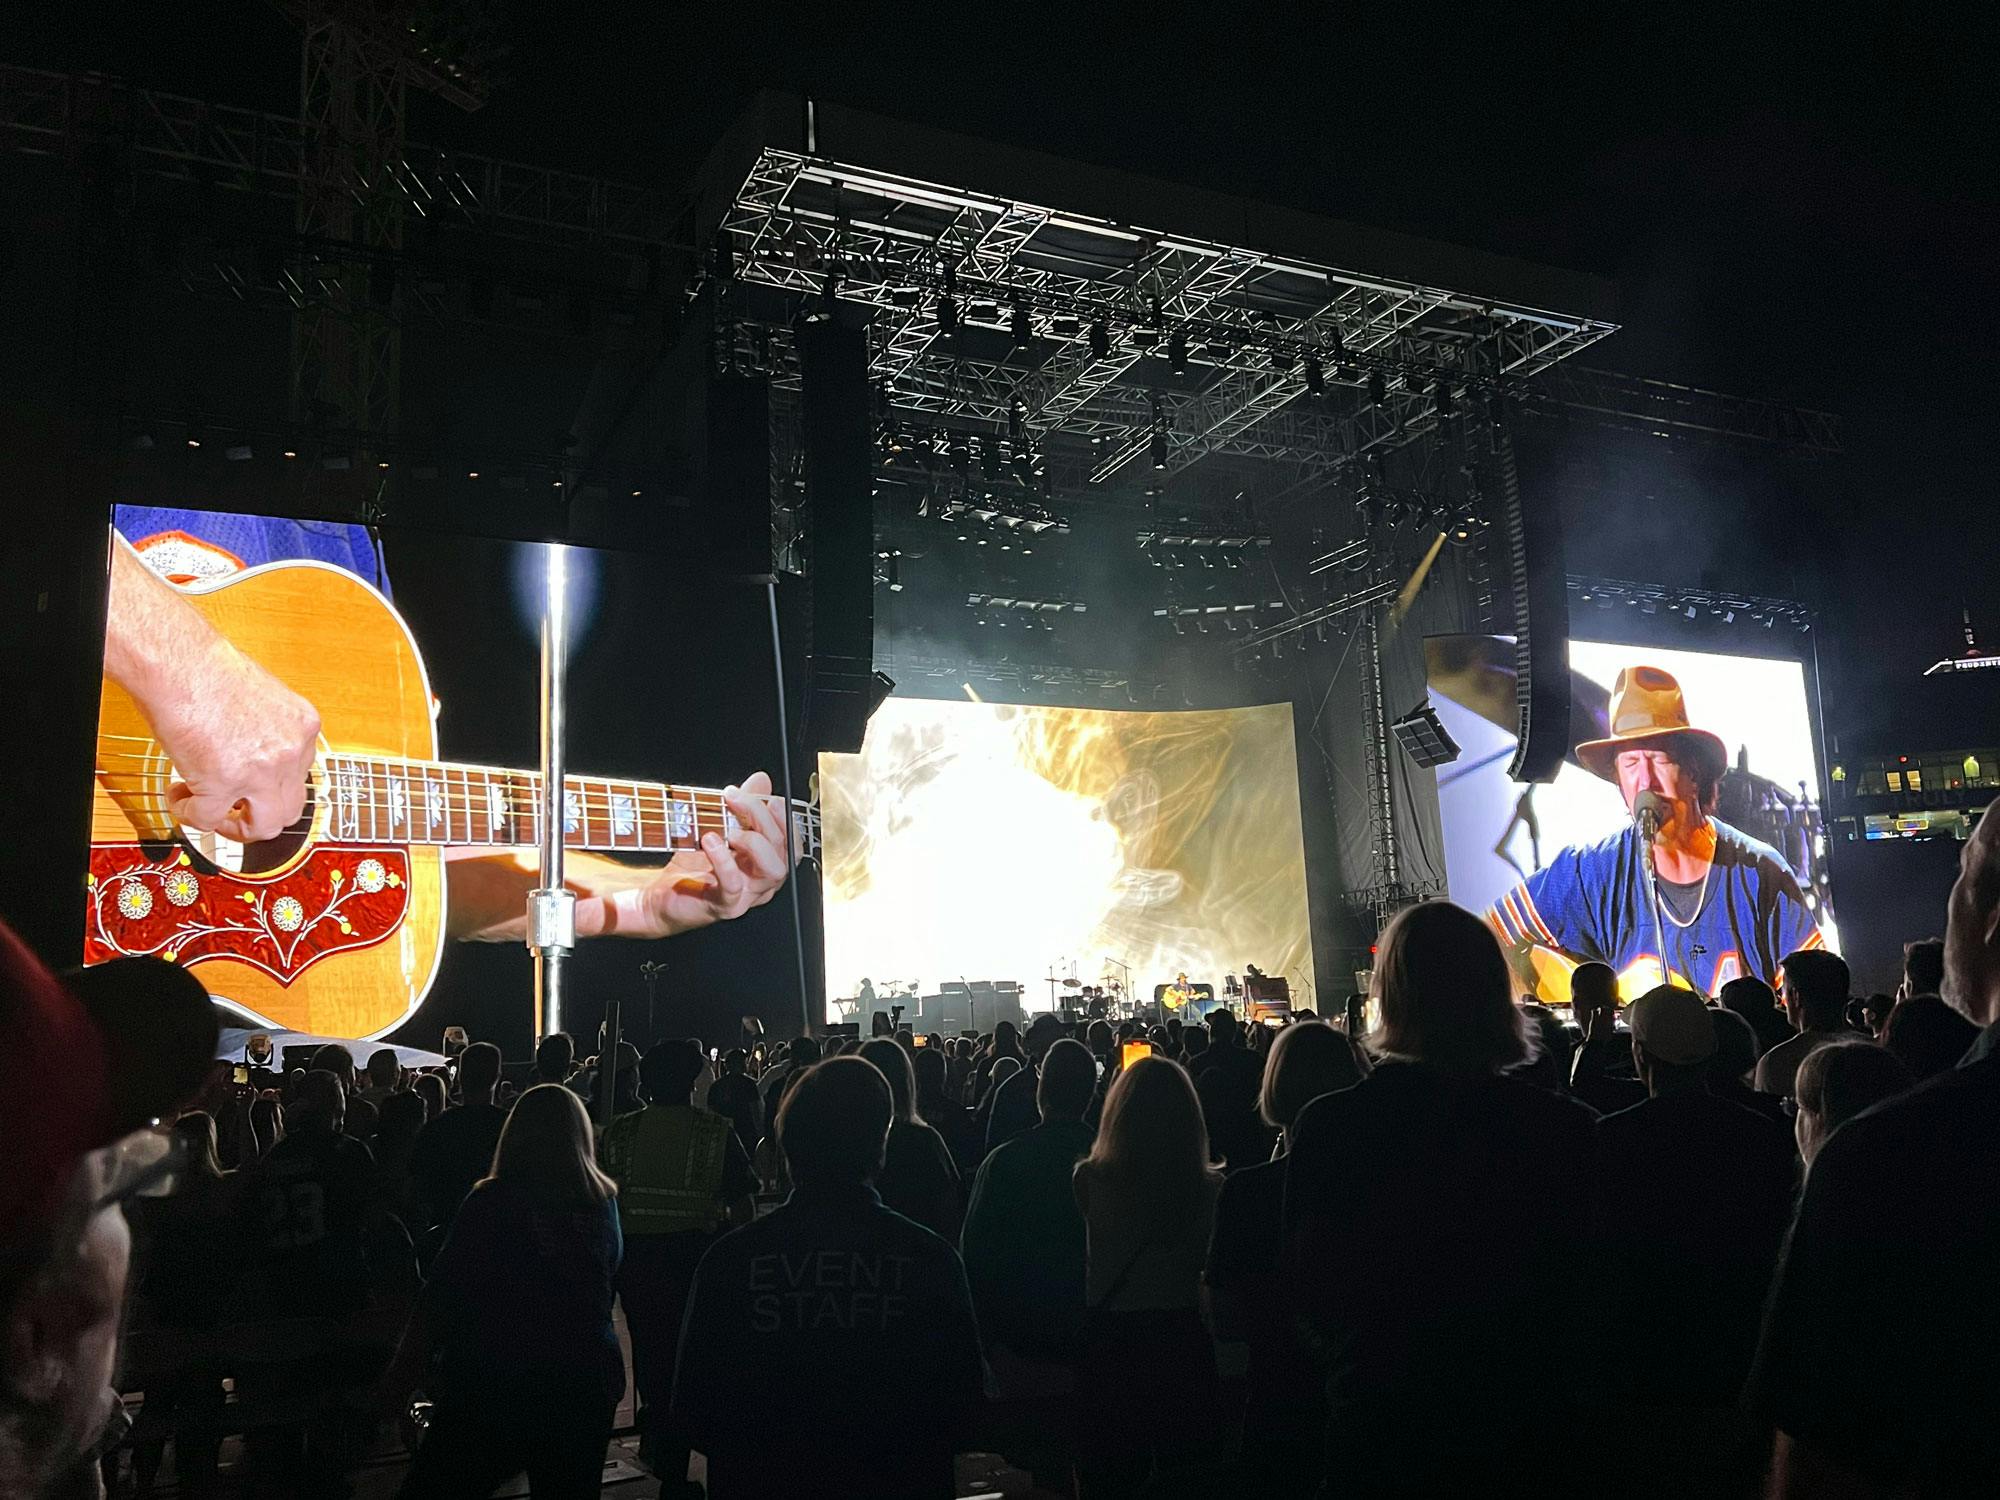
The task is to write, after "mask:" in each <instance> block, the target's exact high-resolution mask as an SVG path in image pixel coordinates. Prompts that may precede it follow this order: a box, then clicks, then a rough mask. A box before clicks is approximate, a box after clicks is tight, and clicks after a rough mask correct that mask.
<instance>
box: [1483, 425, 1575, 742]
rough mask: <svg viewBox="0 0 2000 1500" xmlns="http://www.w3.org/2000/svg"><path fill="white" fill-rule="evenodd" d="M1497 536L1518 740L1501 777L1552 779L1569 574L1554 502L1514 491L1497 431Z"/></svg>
mask: <svg viewBox="0 0 2000 1500" xmlns="http://www.w3.org/2000/svg"><path fill="white" fill-rule="evenodd" d="M1497 448H1498V454H1497V459H1498V463H1497V468H1498V470H1499V476H1500V520H1501V530H1502V532H1503V534H1504V535H1505V537H1506V542H1507V571H1508V579H1507V581H1508V584H1509V588H1510V592H1511V593H1512V595H1513V599H1514V709H1515V719H1516V724H1517V731H1518V738H1517V740H1516V741H1515V745H1514V759H1513V761H1512V763H1511V764H1510V765H1509V766H1508V767H1507V775H1508V776H1509V777H1510V778H1512V779H1513V780H1515V781H1553V780H1555V776H1556V772H1558V771H1560V770H1561V769H1562V764H1563V757H1565V756H1566V755H1568V754H1569V741H1570V712H1569V709H1570V690H1569V661H1568V651H1569V576H1568V572H1567V569H1566V568H1565V565H1564V562H1563V541H1562V517H1561V515H1560V514H1559V509H1558V505H1557V502H1556V500H1555V498H1554V497H1553V496H1537V497H1529V496H1526V495H1523V494H1522V492H1521V480H1520V474H1519V471H1518V470H1517V469H1516V467H1515V464H1514V442H1513V438H1512V437H1511V436H1510V435H1509V434H1508V432H1507V430H1506V428H1505V427H1504V426H1503V427H1501V428H1500V429H1499V430H1498V441H1497Z"/></svg>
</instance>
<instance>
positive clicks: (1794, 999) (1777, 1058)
mask: <svg viewBox="0 0 2000 1500" xmlns="http://www.w3.org/2000/svg"><path fill="white" fill-rule="evenodd" d="M1778 982H1779V994H1780V996H1781V997H1782V998H1783V1000H1784V1002H1785V1014H1786V1015H1787V1016H1789V1017H1790V1018H1791V1021H1792V1024H1793V1025H1794V1026H1796V1027H1797V1028H1798V1033H1799V1034H1798V1035H1797V1036H1795V1037H1793V1038H1792V1039H1791V1040H1790V1041H1787V1042H1780V1043H1779V1044H1778V1045H1777V1046H1775V1047H1773V1048H1771V1049H1770V1050H1769V1051H1768V1052H1766V1053H1765V1054H1764V1055H1763V1056H1762V1057H1761V1058H1759V1059H1758V1060H1757V1087H1758V1088H1759V1089H1760V1090H1761V1091H1762V1092H1764V1093H1766V1094H1778V1095H1780V1096H1783V1097H1787V1098H1789V1097H1790V1096H1791V1094H1792V1077H1793V1075H1794V1074H1796V1073H1797V1072H1798V1070H1799V1064H1800V1063H1802V1062H1804V1061H1805V1059H1806V1057H1807V1055H1808V1054H1809V1053H1811V1052H1812V1051H1813V1049H1814V1048H1817V1047H1824V1046H1825V1045H1826V1044H1827V1043H1828V1042H1832V1041H1838V1040H1839V1039H1840V1038H1841V1037H1843V1036H1849V1035H1852V1033H1851V1032H1850V1031H1849V1030H1848V1028H1847V985H1848V975H1847V963H1846V960H1844V959H1842V958H1841V957H1840V955H1839V954H1837V953H1828V952H1827V951H1826V950H1825V949H1824V948H1809V949H1805V950H1802V951H1800V952H1797V953H1787V954H1786V955H1785V961H1784V963H1783V965H1782V966H1781V967H1780V969H1779V973H1778Z"/></svg>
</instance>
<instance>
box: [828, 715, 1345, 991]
mask: <svg viewBox="0 0 2000 1500" xmlns="http://www.w3.org/2000/svg"><path fill="white" fill-rule="evenodd" d="M820 794H821V799H822V803H823V807H824V814H825V820H826V849H827V856H826V857H827V864H826V977H827V995H828V1018H829V1019H830V1020H848V1019H853V1018H854V1007H853V1005H852V1004H851V1003H850V1004H849V1005H848V1006H846V1007H842V1006H840V1005H839V1003H838V1002H839V1000H840V999H842V998H849V999H850V1001H851V998H852V997H854V996H856V995H857V994H860V993H868V994H872V995H873V996H875V997H877V998H878V999H880V1000H881V1001H882V1002H883V1007H884V1008H886V1005H887V1003H889V1002H890V1000H891V999H892V997H912V996H922V995H930V994H934V993H936V992H937V991H938V990H939V987H940V985H941V984H943V983H947V982H956V983H967V982H970V983H973V984H978V983H980V982H993V983H996V984H1007V983H1018V984H1019V985H1020V986H1021V990H1020V994H1021V1000H1022V1003H1023V1005H1024V1007H1025V1008H1026V1009H1028V1010H1030V1011H1034V1010H1040V1009H1048V1008H1050V1007H1051V1005H1052V1004H1053V1005H1055V1006H1058V1007H1060V1006H1063V1005H1066V1004H1068V1003H1070V1002H1069V1001H1068V1000H1066V999H1065V996H1073V995H1075V993H1076V992H1077V989H1078V988H1079V987H1081V986H1090V987H1097V986H1107V985H1113V984H1115V985H1118V986H1120V987H1121V991H1122V992H1123V993H1125V994H1136V995H1137V996H1139V997H1140V998H1142V999H1150V997H1151V996H1152V994H1153V991H1154V989H1155V987H1156V986H1159V985H1163V984H1168V983H1171V982H1172V981H1173V980H1174V979H1175V978H1176V977H1177V976H1179V975H1182V974H1185V975H1186V976H1187V980H1188V982H1189V983H1190V984H1213V985H1214V986H1215V990H1216V993H1217V994H1218V995H1220V994H1221V993H1222V990H1223V979H1224V976H1225V975H1228V974H1242V973H1243V972H1245V969H1246V966H1247V965H1251V964H1254V965H1256V966H1257V967H1258V969H1260V970H1262V971H1263V972H1264V973H1266V974H1269V975H1273V976H1282V977H1284V978H1286V979H1287V980H1288V982H1289V984H1290V990H1291V995H1292V997H1293V1002H1294V1003H1295V1004H1298V1005H1307V1004H1310V1003H1311V997H1312V994H1313V986H1312V980H1313V975H1312V951H1311V944H1310V941H1309V938H1308V933H1307V917H1306V872H1305V850H1304V843H1303V840H1302V837H1301V831H1300V823H1299V783H1298V766H1297V761H1296V757H1295V754H1294V749H1293V740H1292V714H1291V707H1290V705H1289V704H1276V705H1268V706H1260V707H1252V708H1235V709H1224V710H1215V711H1192V710H1191V711H1184V712H1178V713H1114V712H1108V711H1104V710H1099V709H1080V708H1039V707H1012V706H1003V705H998V704H987V703H976V702H964V703H960V702H952V701H945V700H924V699H914V698H890V699H889V700H887V701H886V702H885V703H883V704H882V706H881V708H880V709H878V710H877V711H876V713H875V716H874V718H873V719H872V720H871V721H870V722H869V726H868V736H867V740H866V742H865V743H864V744H863V746H862V748H861V751H860V753H859V754H856V755H824V756H822V757H821V758H820ZM864 979H865V980H867V981H868V989H867V991H866V992H863V991H862V981H863V980H864ZM1065 981H1075V983H1074V984H1067V985H1066V984H1065ZM904 1003H907V1001H905V1002H904ZM863 1021H864V1024H865V1022H866V1018H865V1017H863Z"/></svg>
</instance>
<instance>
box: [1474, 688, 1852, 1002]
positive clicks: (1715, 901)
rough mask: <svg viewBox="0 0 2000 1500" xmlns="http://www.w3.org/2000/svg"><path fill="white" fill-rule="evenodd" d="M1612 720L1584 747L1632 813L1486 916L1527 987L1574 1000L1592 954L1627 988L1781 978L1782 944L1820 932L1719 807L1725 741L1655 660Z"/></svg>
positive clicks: (1791, 945) (1705, 987)
mask: <svg viewBox="0 0 2000 1500" xmlns="http://www.w3.org/2000/svg"><path fill="white" fill-rule="evenodd" d="M1610 722H1611V733H1610V735H1609V736H1608V737H1607V738H1605V739H1601V740H1590V741H1587V742H1585V743H1584V744H1581V745H1578V746H1577V747H1576V758H1577V760H1578V762H1579V763H1581V764H1582V766H1583V767H1584V769H1586V770H1587V771H1589V772H1591V773H1592V774H1593V775H1596V776H1601V777H1603V778H1604V779H1605V780H1606V781H1614V782H1616V783H1617V784H1618V790H1619V792H1620V793H1621V794H1622V795H1623V796H1624V799H1625V809H1626V812H1627V813H1628V814H1629V815H1630V820H1629V821H1628V822H1627V823H1626V824H1625V826H1624V827H1622V828H1620V829H1619V830H1618V831H1617V832H1616V833H1613V834H1611V835H1609V836H1608V837H1606V838H1604V839H1601V840H1599V841H1598V842H1597V843H1594V844H1585V845H1580V846H1572V847H1570V848H1567V849H1564V850H1563V851H1562V852H1561V853H1559V854H1557V855H1556V856H1555V858H1554V859H1552V860H1551V861H1550V862H1549V863H1548V864H1547V865H1546V866H1545V867H1544V868H1542V869H1540V870H1537V871H1536V872H1535V873H1534V874H1532V875H1530V876H1529V877H1528V878H1527V879H1526V880H1524V881H1522V882H1521V883H1520V884H1519V885H1516V886H1515V887H1514V888H1513V889H1512V890H1510V891H1508V892H1507V893H1506V894H1505V895H1504V896H1502V897H1501V898H1500V899H1499V900H1498V901H1496V902H1495V903H1494V904H1493V906H1492V907H1491V908H1490V909H1489V910H1488V911H1487V914H1486V916H1487V920H1488V921H1489V922H1491V923H1492V925H1493V928H1494V931H1495V932H1497V933H1498V934H1499V936H1500V941H1501V945H1502V946H1503V947H1504V948H1505V949H1506V950H1507V956H1508V960H1509V962H1510V963H1512V965H1513V966H1514V969H1515V972H1516V974H1517V975H1519V977H1520V978H1521V980H1522V982H1523V985H1524V987H1525V988H1527V989H1531V990H1533V991H1534V992H1536V993H1537V994H1538V995H1540V996H1541V998H1543V999H1544V1000H1551V1001H1556V1002H1559V1003H1566V1002H1567V1001H1568V999H1569V975H1570V973H1571V971H1572V970H1574V969H1575V967H1576V966H1577V965H1578V964H1580V963H1583V962H1585V961H1586V960H1596V961H1598V962H1600V963H1607V964H1609V965H1611V967H1612V968H1613V969H1615V970H1617V971H1618V974H1619V979H1620V986H1619V988H1620V991H1621V992H1622V993H1623V994H1626V995H1639V994H1643V993H1644V992H1645V991H1646V990H1648V989H1650V988H1652V987H1653V986H1654V985H1656V984H1659V983H1661V982H1662V980H1663V978H1664V979H1666V980H1669V981H1671V982H1672V983H1674V984H1679V985H1685V986H1686V987H1687V988H1689V989H1692V990H1694V991H1696V992H1697V993H1699V994H1703V995H1714V994H1717V993H1719V992H1720V991H1721V989H1722V986H1723V985H1725V984H1727V983H1728V982H1729V981H1730V980H1732V979H1735V978H1738V977H1740V976H1742V975H1746V974H1747V975H1752V976H1755V977H1756V978H1759V979H1762V980H1764V981H1765V982H1766V983H1769V984H1772V985H1775V984H1776V983H1777V974H1778V966H1779V964H1780V963H1781V962H1782V960H1783V959H1784V956H1785V955H1786V954H1787V953H1791V952H1793V951H1795V950H1797V949H1800V948H1816V947H1819V946H1821V945H1822V942H1823V939H1822V938H1821V936H1820V931H1819V924H1818V923H1817V922H1816V921H1815V920H1814V919H1813V914H1812V910H1811V908H1810V906H1809V905H1808V903H1807V901H1806V898H1805V894H1804V892H1803V891H1802V890H1801V889H1800V886H1799V882H1798V879H1797V878H1796V877H1795V876H1794V875H1793V873H1792V871H1791V868H1790V867H1789V866H1788V865H1786V863H1785V861H1784V859H1783V857H1782V856H1780V855H1779V853H1778V851H1777V850H1775V849H1773V848H1771V847H1770V846H1769V845H1768V844H1761V843H1759V842H1758V841H1757V840H1755V839H1753V838H1751V837H1749V836H1748V835H1747V834H1745V833H1742V832H1741V831H1739V830H1738V829H1735V828H1731V827H1730V826H1729V825H1728V824H1726V823H1724V822H1721V821H1720V820H1719V819H1717V818H1716V817H1715V815H1714V814H1715V805H1716V795H1717V791H1718V789H1719V788H1720V786H1721V784H1722V777H1723V773H1724V771H1725V770H1727V769H1728V761H1729V757H1728V752H1727V751H1726V750H1725V749H1724V747H1723V744H1722V741H1721V740H1720V739H1718V738H1716V736H1715V735H1713V734H1711V733H1709V732H1708V731H1707V730H1705V729H1696V728H1693V727H1692V726H1690V724H1689V723H1688V714H1687V704H1686V702H1685V701H1684V700H1683V698H1682V696H1681V685H1680V683H1679V682H1678V681H1676V680H1675V678H1674V677H1673V676H1672V675H1671V674H1670V673H1667V672H1663V671H1661V670H1660V669H1659V668H1658V667H1647V666H1632V667H1627V668H1625V669H1623V670H1622V671H1620V672H1619V674H1618V681H1617V683H1616V685H1615V686H1614V687H1613V689H1612V696H1611V716H1610Z"/></svg>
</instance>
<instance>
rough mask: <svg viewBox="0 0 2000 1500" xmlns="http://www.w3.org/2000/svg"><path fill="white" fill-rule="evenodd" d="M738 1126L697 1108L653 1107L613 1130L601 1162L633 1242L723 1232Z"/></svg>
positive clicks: (606, 1138)
mask: <svg viewBox="0 0 2000 1500" xmlns="http://www.w3.org/2000/svg"><path fill="white" fill-rule="evenodd" d="M730 1128H731V1127H730V1123H729V1121H728V1120H727V1119H725V1118H724V1117H723V1116H721V1115H718V1114H714V1113H712V1112H710V1111H709V1110H705V1109H700V1108H697V1107H696V1106H695V1105H692V1104H649V1105H647V1106H646V1107H645V1108H644V1109H642V1110H637V1111H635V1112H633V1113H632V1114H627V1115H620V1116H619V1117H618V1118H617V1119H615V1120H613V1121H612V1122H611V1124H610V1125H609V1126H608V1127H607V1128H606V1129H605V1132H604V1144H603V1147H602V1148H601V1150H600V1152H599V1155H600V1157H601V1158H602V1160H603V1164H604V1170H605V1171H606V1172H608V1173H610V1175H611V1177H612V1180H613V1181H615V1182H616V1183H617V1184H618V1214H619V1219H620V1221H621V1222H622V1224H623V1227H624V1230H625V1235H626V1237H627V1238H628V1239H629V1238H632V1237H634V1236H637V1235H649V1234H687V1233H699V1234H712V1233H714V1232H715V1230H716V1229H718V1228H719V1227H721V1224H722V1221H723V1216H724V1213H725V1211H726V1209H727V1205H726V1204H725V1203H724V1202H723V1193H722V1186H723V1168H724V1166H725V1164H726V1161H727V1155H728V1149H729V1137H730Z"/></svg>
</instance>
